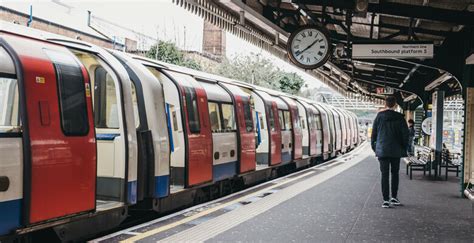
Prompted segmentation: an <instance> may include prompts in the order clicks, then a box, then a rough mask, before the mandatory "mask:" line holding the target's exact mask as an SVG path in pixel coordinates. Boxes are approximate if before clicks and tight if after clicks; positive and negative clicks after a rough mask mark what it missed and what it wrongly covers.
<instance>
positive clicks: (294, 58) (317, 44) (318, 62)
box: [287, 25, 331, 69]
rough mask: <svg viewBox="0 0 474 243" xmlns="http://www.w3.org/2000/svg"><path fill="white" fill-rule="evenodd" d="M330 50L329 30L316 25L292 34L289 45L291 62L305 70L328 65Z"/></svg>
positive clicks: (288, 50) (305, 27) (302, 28)
mask: <svg viewBox="0 0 474 243" xmlns="http://www.w3.org/2000/svg"><path fill="white" fill-rule="evenodd" d="M330 48H331V42H330V38H329V34H328V32H327V30H326V29H325V28H324V27H321V26H316V25H314V26H313V25H312V26H304V27H301V28H299V29H297V30H296V31H294V32H293V33H291V35H290V37H289V39H288V44H287V52H288V57H289V59H290V60H291V62H293V63H294V64H295V65H296V66H298V67H301V68H304V69H315V68H318V67H320V66H322V65H323V64H324V63H326V61H327V60H328V58H329V55H330Z"/></svg>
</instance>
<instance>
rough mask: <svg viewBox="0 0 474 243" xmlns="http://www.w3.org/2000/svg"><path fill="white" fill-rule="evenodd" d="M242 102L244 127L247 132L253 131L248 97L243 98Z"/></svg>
mask: <svg viewBox="0 0 474 243" xmlns="http://www.w3.org/2000/svg"><path fill="white" fill-rule="evenodd" d="M243 103H244V118H245V128H246V130H247V132H251V131H253V121H252V109H251V108H250V101H249V99H248V98H243Z"/></svg>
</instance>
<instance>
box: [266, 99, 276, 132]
mask: <svg viewBox="0 0 474 243" xmlns="http://www.w3.org/2000/svg"><path fill="white" fill-rule="evenodd" d="M267 111H268V121H269V122H270V129H271V130H272V131H275V114H273V107H272V106H271V105H267Z"/></svg>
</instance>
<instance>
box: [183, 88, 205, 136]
mask: <svg viewBox="0 0 474 243" xmlns="http://www.w3.org/2000/svg"><path fill="white" fill-rule="evenodd" d="M184 94H185V96H186V111H187V112H188V122H189V130H190V132H191V133H200V132H201V123H200V122H199V111H198V107H197V106H198V104H197V97H196V91H195V90H194V89H193V88H191V87H184Z"/></svg>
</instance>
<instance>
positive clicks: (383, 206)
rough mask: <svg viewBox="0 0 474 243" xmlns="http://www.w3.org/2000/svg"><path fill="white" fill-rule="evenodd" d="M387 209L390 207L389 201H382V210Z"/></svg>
mask: <svg viewBox="0 0 474 243" xmlns="http://www.w3.org/2000/svg"><path fill="white" fill-rule="evenodd" d="M389 207H390V202H389V201H383V203H382V208H389Z"/></svg>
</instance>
